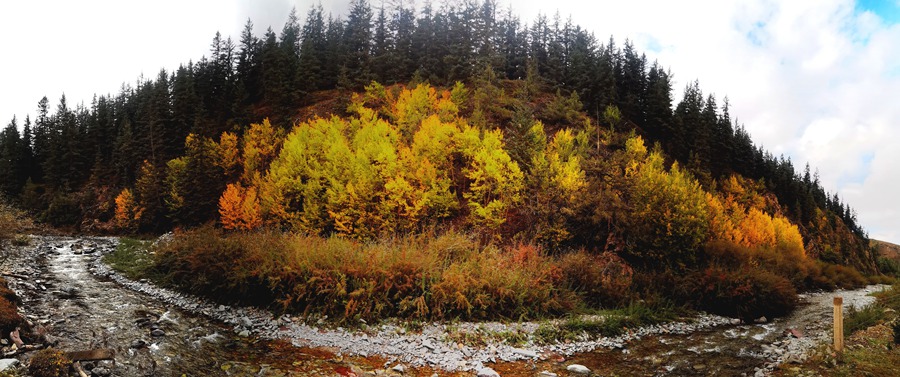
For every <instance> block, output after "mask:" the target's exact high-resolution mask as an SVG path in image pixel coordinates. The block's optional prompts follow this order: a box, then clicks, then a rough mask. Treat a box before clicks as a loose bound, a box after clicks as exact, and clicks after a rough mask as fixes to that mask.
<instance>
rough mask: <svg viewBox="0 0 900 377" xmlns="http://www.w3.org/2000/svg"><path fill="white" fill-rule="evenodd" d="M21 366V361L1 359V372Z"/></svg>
mask: <svg viewBox="0 0 900 377" xmlns="http://www.w3.org/2000/svg"><path fill="white" fill-rule="evenodd" d="M16 365H19V360H16V359H0V372H2V371H4V370H7V369H9V368H11V367H14V366H16Z"/></svg>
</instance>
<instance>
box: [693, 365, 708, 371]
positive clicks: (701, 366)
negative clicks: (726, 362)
mask: <svg viewBox="0 0 900 377" xmlns="http://www.w3.org/2000/svg"><path fill="white" fill-rule="evenodd" d="M693 368H694V370H696V371H701V370H704V369H706V365H703V364H694V367H693Z"/></svg>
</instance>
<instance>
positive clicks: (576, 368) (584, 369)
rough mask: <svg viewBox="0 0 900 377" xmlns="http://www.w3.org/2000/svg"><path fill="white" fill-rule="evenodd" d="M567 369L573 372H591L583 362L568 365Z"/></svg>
mask: <svg viewBox="0 0 900 377" xmlns="http://www.w3.org/2000/svg"><path fill="white" fill-rule="evenodd" d="M566 370H567V371H569V372H572V373H578V374H590V373H591V370H590V369H588V367H586V366H584V365H581V364H572V365H569V366H567V367H566Z"/></svg>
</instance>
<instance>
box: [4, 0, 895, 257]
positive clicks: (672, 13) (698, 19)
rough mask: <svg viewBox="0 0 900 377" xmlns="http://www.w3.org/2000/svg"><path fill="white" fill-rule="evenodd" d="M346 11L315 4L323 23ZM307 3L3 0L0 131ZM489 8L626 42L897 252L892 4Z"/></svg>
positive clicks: (837, 1)
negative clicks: (802, 172) (724, 111)
mask: <svg viewBox="0 0 900 377" xmlns="http://www.w3.org/2000/svg"><path fill="white" fill-rule="evenodd" d="M419 1H420V3H421V1H422V0H419ZM348 2H349V1H348V0H335V1H328V0H322V1H321V3H322V5H323V7H324V9H325V11H326V12H331V13H333V14H334V15H339V14H341V13H346V9H347V3H348ZM370 2H372V3H373V4H381V1H379V0H370ZM317 3H319V0H256V1H253V0H231V1H227V0H155V1H119V0H107V1H103V0H84V1H77V2H75V1H68V0H59V1H53V0H30V1H2V2H0V51H3V53H2V55H0V125H5V124H7V123H8V122H9V120H10V119H12V117H13V116H14V115H15V116H17V117H18V119H19V124H20V125H21V123H22V120H23V119H24V118H25V116H26V115H29V114H30V115H31V116H32V117H33V116H34V113H35V109H36V108H37V102H38V101H39V100H40V99H41V97H43V96H47V97H48V99H49V100H50V103H51V106H53V107H55V105H56V103H58V101H59V97H60V95H61V94H62V93H65V95H66V97H67V100H68V103H69V104H70V106H72V105H76V104H78V103H84V104H85V105H89V104H90V102H91V98H92V97H93V95H94V94H95V93H97V94H108V93H113V94H115V93H117V92H118V91H119V89H120V88H121V86H122V84H123V83H134V82H136V81H137V79H138V77H139V76H141V75H143V76H145V77H155V76H156V74H157V73H158V72H159V70H160V69H161V68H165V69H167V70H170V71H171V70H173V69H175V68H177V67H178V65H179V64H182V63H186V62H187V61H188V60H193V61H196V60H199V59H200V57H201V56H203V55H204V54H205V53H207V52H208V51H209V45H210V42H211V40H212V37H213V36H214V35H215V32H216V31H220V32H221V33H222V34H223V35H224V36H231V37H232V38H233V39H235V40H237V39H238V38H239V33H240V31H241V29H242V28H243V26H244V24H245V23H246V21H247V19H248V18H250V19H252V20H253V22H254V25H255V31H256V33H257V35H260V36H261V35H262V33H263V32H264V31H265V29H266V28H267V27H272V28H273V29H274V30H276V31H280V30H281V27H282V25H283V24H284V21H285V20H286V19H287V15H288V12H289V11H290V9H291V8H292V7H296V9H297V10H298V14H299V15H300V17H301V20H300V21H301V23H302V22H304V16H305V14H306V11H307V10H308V9H309V7H310V6H311V5H312V4H317ZM389 3H390V1H389ZM434 3H435V4H441V3H442V0H435V1H434ZM499 3H500V4H501V6H502V7H504V8H505V7H506V6H507V4H512V7H513V11H514V12H515V13H517V14H518V15H519V16H520V18H521V19H522V21H523V22H530V21H531V20H533V19H534V18H535V16H536V15H537V14H539V13H543V14H548V15H551V16H552V15H553V14H555V13H556V12H557V11H558V12H559V13H560V15H561V16H562V17H563V18H567V17H571V18H572V21H573V22H574V23H575V24H578V25H581V26H582V27H584V28H586V29H587V30H590V31H592V32H594V34H595V35H596V36H597V38H598V39H599V40H600V41H606V40H608V38H609V37H610V36H613V37H614V38H615V39H616V41H618V43H620V46H621V43H622V42H623V41H624V40H625V39H629V40H631V41H632V42H633V43H634V46H635V47H636V48H637V49H638V50H639V51H644V52H645V53H646V54H647V58H648V60H650V61H658V62H659V63H660V64H661V65H662V66H663V67H667V68H669V69H671V72H672V73H673V74H674V88H675V91H674V96H675V98H676V100H677V99H680V97H681V93H682V91H683V88H684V87H685V86H686V85H687V84H688V83H690V82H692V81H694V80H699V82H700V87H701V89H702V90H703V91H704V93H705V94H714V95H715V96H716V98H717V99H719V100H720V101H721V100H722V99H724V98H725V97H726V96H727V97H728V99H729V102H730V104H731V115H732V118H733V119H734V118H736V119H737V121H738V122H740V123H741V124H743V125H744V126H745V127H746V128H747V130H748V131H749V132H750V134H751V136H752V137H753V140H754V141H755V142H756V143H757V144H761V145H763V146H764V147H765V148H766V149H768V150H769V151H771V152H772V153H774V154H775V155H782V154H783V155H784V156H786V157H790V158H791V159H792V160H793V162H794V166H795V167H797V168H798V169H802V168H803V166H804V165H805V164H806V163H809V164H810V165H811V166H812V169H813V171H816V170H817V171H818V172H819V176H820V179H821V182H822V184H823V186H824V187H825V189H826V190H829V191H832V192H837V193H838V194H839V195H840V196H841V197H842V198H843V199H844V201H845V202H847V203H849V204H850V205H851V206H853V207H854V208H855V209H856V210H857V211H858V216H859V220H860V223H861V224H862V225H863V227H864V228H866V229H867V230H868V231H869V234H870V236H871V237H872V238H875V239H881V240H885V241H889V242H894V243H900V200H898V194H900V102H898V99H900V0H792V1H777V0H748V1H717V0H709V1H691V0H685V1H669V0H661V1H649V0H631V1H618V0H616V1H583V0H555V1H552V2H547V1H540V0H515V1H512V0H509V1H503V0H500V1H499ZM674 105H675V104H674V103H673V106H674Z"/></svg>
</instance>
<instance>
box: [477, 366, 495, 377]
mask: <svg viewBox="0 0 900 377" xmlns="http://www.w3.org/2000/svg"><path fill="white" fill-rule="evenodd" d="M476 376H478V377H500V374H499V373H497V371H495V370H493V369H491V368H487V367H485V368H481V369H479V370H478V372H477V373H476Z"/></svg>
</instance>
